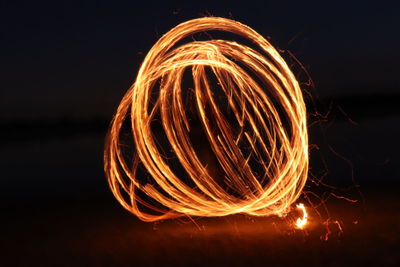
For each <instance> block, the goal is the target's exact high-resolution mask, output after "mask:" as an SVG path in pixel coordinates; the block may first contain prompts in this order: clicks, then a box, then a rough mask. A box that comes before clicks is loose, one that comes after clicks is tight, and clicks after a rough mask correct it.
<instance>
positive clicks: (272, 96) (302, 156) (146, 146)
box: [104, 17, 308, 221]
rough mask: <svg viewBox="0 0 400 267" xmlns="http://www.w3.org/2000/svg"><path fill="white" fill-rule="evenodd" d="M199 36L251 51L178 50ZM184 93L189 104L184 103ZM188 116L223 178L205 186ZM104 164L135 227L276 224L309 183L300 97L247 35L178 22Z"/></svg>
mask: <svg viewBox="0 0 400 267" xmlns="http://www.w3.org/2000/svg"><path fill="white" fill-rule="evenodd" d="M206 31H225V32H229V33H232V34H237V35H239V36H241V37H242V38H245V39H248V40H250V41H251V43H253V44H254V46H255V47H256V48H251V47H249V46H246V45H242V44H239V43H237V42H233V41H226V40H216V39H213V40H208V41H192V42H189V43H184V44H182V42H183V41H184V40H183V39H184V38H185V37H188V36H191V35H193V34H195V33H199V32H206ZM182 40H183V41H182ZM185 40H187V39H185ZM184 73H186V74H187V73H191V77H192V81H193V89H190V90H189V89H186V90H185V89H183V88H182V85H181V84H182V81H183V80H186V78H185V79H184ZM186 74H185V75H186ZM185 77H186V76H185ZM213 81H215V82H214V85H213ZM215 84H217V86H216V85H215ZM188 92H189V93H190V92H191V93H192V98H191V99H192V102H190V103H189V104H187V102H186V100H187V99H186V98H185V99H183V98H184V97H183V95H185V94H188ZM221 95H224V97H225V100H224V101H225V102H224V104H223V105H221V102H220V98H218V96H221ZM189 99H190V98H189ZM189 107H190V108H189ZM224 108H225V109H226V108H228V109H229V114H231V115H230V117H229V118H228V115H226V114H227V113H226V112H225V109H224ZM189 110H191V111H192V110H196V111H195V112H193V111H192V113H194V114H196V115H195V116H196V118H197V121H199V126H200V125H201V127H202V128H203V130H204V135H205V136H206V138H207V140H208V143H209V146H210V148H211V149H210V150H211V151H212V152H213V153H214V155H215V162H216V164H218V169H220V170H221V171H223V172H224V174H223V175H222V177H219V176H218V177H213V174H212V172H211V170H210V169H211V168H209V167H208V165H207V164H205V163H204V162H202V161H201V156H200V154H199V151H196V149H194V147H193V144H192V140H191V137H190V135H189V133H190V131H191V128H192V127H193V123H192V122H191V121H192V120H191V118H190V116H191V115H189V113H190V112H189ZM127 119H130V124H131V128H132V137H133V141H134V145H135V154H134V156H133V159H132V158H131V157H126V155H125V154H124V152H123V147H124V144H123V141H122V140H120V138H121V136H122V135H121V132H122V131H121V128H122V125H123V122H124V121H125V120H127ZM155 121H157V122H160V124H161V125H162V133H163V134H164V135H165V137H166V140H168V142H169V147H170V149H168V151H171V152H173V154H174V156H173V157H174V159H175V160H176V162H179V164H180V166H181V167H182V168H181V169H183V170H184V171H185V172H186V175H187V179H186V180H185V179H182V178H180V177H178V175H177V173H176V171H175V169H174V168H173V165H171V164H170V163H169V162H168V160H169V159H170V158H171V156H167V155H166V154H165V153H163V150H162V148H160V143H159V142H158V140H157V139H156V134H160V128H159V129H158V130H157V132H155V130H154V128H153V127H152V123H154V122H155ZM191 123H192V124H191ZM233 125H235V126H233ZM199 126H197V128H198V127H199ZM125 146H126V145H125ZM104 163H105V166H104V168H105V172H106V175H107V178H108V182H109V185H110V188H111V190H112V192H113V194H114V196H115V197H116V199H117V200H118V201H119V202H120V203H121V205H122V206H123V207H124V208H125V209H127V210H129V211H130V212H132V213H134V214H135V215H137V216H138V217H139V218H140V219H141V220H144V221H156V220H160V219H166V218H172V217H177V216H183V215H187V216H225V215H229V214H235V213H246V214H250V215H256V216H266V215H273V214H277V215H284V214H286V213H287V212H288V211H289V209H290V205H291V204H292V203H293V202H294V201H295V200H296V199H297V198H298V197H299V195H300V193H301V191H302V189H303V187H304V184H305V182H306V180H307V173H308V135H307V125H306V108H305V104H304V100H303V96H302V93H301V89H300V87H299V84H298V82H297V80H296V78H295V76H294V75H293V73H292V72H291V71H290V69H289V67H288V66H287V64H286V62H285V61H284V60H283V58H282V57H281V56H280V54H279V53H278V52H277V50H276V49H275V48H274V47H273V46H272V45H271V44H270V43H269V42H268V41H267V40H266V39H265V38H264V37H262V36H261V35H260V34H258V33H257V32H255V31H254V30H253V29H251V28H250V27H248V26H246V25H243V24H241V23H239V22H236V21H233V20H229V19H225V18H217V17H206V18H199V19H194V20H190V21H187V22H184V23H182V24H180V25H178V26H176V27H175V28H173V29H172V30H170V31H169V32H168V33H166V34H165V35H164V36H162V37H161V38H160V40H158V41H157V43H156V44H155V45H154V46H153V47H152V48H151V49H150V51H149V52H148V54H147V56H146V58H145V59H144V61H143V64H142V66H141V68H140V70H139V72H138V75H137V77H136V81H135V83H134V84H133V85H132V87H131V88H130V89H129V90H128V92H127V93H126V95H125V96H124V98H123V99H122V101H121V103H120V105H119V107H118V110H117V112H116V114H115V116H114V119H113V121H112V123H111V126H110V131H109V134H108V138H107V143H106V146H105V153H104ZM174 166H175V165H174ZM255 166H256V167H255ZM143 170H145V174H142V173H143ZM140 171H142V173H140ZM216 178H222V179H224V181H223V182H218V181H217V180H218V179H216ZM145 180H147V182H146V181H145ZM188 180H189V182H188ZM304 211H305V210H304ZM303 219H304V218H303Z"/></svg>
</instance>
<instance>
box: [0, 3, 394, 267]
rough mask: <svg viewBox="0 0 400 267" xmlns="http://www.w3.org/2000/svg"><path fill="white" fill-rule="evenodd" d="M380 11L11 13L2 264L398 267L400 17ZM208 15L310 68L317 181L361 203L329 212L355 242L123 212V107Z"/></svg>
mask: <svg viewBox="0 0 400 267" xmlns="http://www.w3.org/2000/svg"><path fill="white" fill-rule="evenodd" d="M367 2H368V1H365V2H364V1H343V2H339V1H335V2H326V1H319V2H315V3H312V2H304V1H260V3H252V2H250V1H240V2H238V3H235V2H233V1H232V2H225V3H223V2H219V1H218V2H217V1H201V2H196V3H194V2H191V1H186V2H183V3H171V2H169V1H160V2H151V1H142V2H137V1H126V2H116V1H76V2H70V1H52V2H42V1H1V2H0V36H1V37H0V40H1V42H0V48H1V49H0V73H1V75H0V77H1V90H0V137H1V139H0V152H1V153H0V168H1V174H0V197H1V198H2V201H1V213H0V214H1V224H2V225H3V226H2V227H1V229H2V232H3V233H1V236H0V247H1V251H2V253H3V254H4V255H3V256H2V257H1V261H3V262H4V263H5V265H24V266H26V265H32V266H33V265H41V266H43V265H67V266H70V265H131V266H133V265H135V264H138V265H163V264H167V263H168V264H171V263H173V264H177V265H187V264H194V265H206V264H207V265H209V264H218V265H225V264H229V265H266V264H280V265H286V264H299V265H303V263H306V264H307V265H309V264H311V265H328V266H330V265H332V266H336V265H341V266H343V265H354V264H360V263H369V264H380V265H390V264H393V265H396V264H399V261H400V258H399V256H398V255H397V252H398V251H399V247H398V243H399V237H400V234H399V229H400V217H399V215H397V214H398V210H399V199H398V196H397V193H398V189H397V188H398V185H399V182H398V178H400V171H399V168H398V164H399V162H400V161H399V159H400V157H399V154H398V150H399V148H400V146H399V141H398V136H399V134H400V127H399V124H400V114H399V111H400V109H399V107H398V105H399V100H400V75H399V74H398V71H399V67H398V64H399V60H400V50H399V47H400V30H399V26H400V17H399V15H398V11H399V8H400V5H399V4H398V3H389V2H385V1H379V2H376V3H374V2H372V1H371V3H367ZM206 15H214V16H223V17H228V18H233V19H236V20H238V21H240V22H242V23H245V24H247V25H249V26H250V27H252V28H253V29H255V30H256V31H258V32H259V33H261V34H262V35H264V36H269V37H270V41H271V42H272V44H273V45H275V46H276V47H277V48H279V49H282V50H285V51H290V52H291V53H293V54H294V55H295V56H296V58H297V59H298V60H299V61H300V62H301V63H302V64H303V65H304V66H305V69H306V71H307V72H308V73H309V75H310V77H311V78H312V80H313V82H314V87H313V88H311V89H310V91H311V93H312V97H309V96H308V97H307V105H308V108H309V112H310V117H309V121H310V128H309V130H310V144H313V145H318V147H319V150H317V149H312V150H311V155H310V156H311V171H312V172H313V174H314V175H316V176H317V177H319V178H321V177H322V176H323V177H324V179H325V180H324V181H327V182H329V184H333V185H335V186H336V187H337V188H339V189H338V190H336V191H335V193H338V192H339V193H341V194H342V195H343V196H346V197H348V198H351V199H356V200H358V202H357V203H355V204H354V203H351V202H348V201H344V200H341V201H340V200H338V199H336V200H335V199H332V198H330V200H329V201H330V202H328V204H327V205H328V206H329V205H330V206H329V209H330V213H329V214H326V212H325V213H324V216H325V217H324V218H325V219H327V218H330V219H331V220H340V221H341V222H342V225H343V226H344V227H343V228H344V230H343V233H339V232H338V229H337V227H336V226H334V225H333V226H331V228H330V229H331V230H332V232H333V233H332V234H331V236H330V238H329V240H327V241H325V240H324V238H320V237H321V236H324V233H325V232H326V229H325V228H324V227H323V226H322V225H323V223H322V220H321V221H318V220H319V219H314V223H313V225H314V227H310V229H309V231H306V232H301V231H300V232H299V231H288V230H277V229H278V228H279V227H278V228H276V227H275V226H272V225H276V224H281V225H282V224H284V223H283V222H282V221H280V220H277V221H276V220H275V219H268V218H262V219H254V218H248V217H246V216H245V217H240V216H239V217H232V218H216V219H197V220H198V222H196V223H193V222H190V220H189V221H185V220H183V221H181V220H178V221H168V222H162V223H159V224H152V223H142V222H140V221H138V220H137V219H136V218H135V217H134V216H133V215H130V214H128V213H127V212H125V211H124V210H123V209H122V208H121V207H120V206H119V205H118V204H117V203H116V201H115V200H114V199H113V196H112V195H111V193H110V192H109V189H108V186H107V183H106V180H105V177H104V174H103V169H102V168H103V166H102V152H103V146H104V138H105V134H106V131H107V127H108V123H109V122H110V120H111V118H112V116H113V113H114V111H115V109H116V108H117V106H118V103H119V101H120V100H121V98H122V96H123V95H124V93H125V92H126V90H127V89H128V88H129V86H130V85H131V84H132V83H133V81H134V79H135V76H136V73H137V71H138V68H139V66H140V63H141V61H142V60H143V59H144V57H145V55H146V53H147V51H148V50H149V49H150V47H151V46H152V44H154V43H155V41H156V40H158V38H160V37H161V36H162V34H163V33H165V32H166V31H168V30H169V29H170V28H172V27H174V26H175V25H177V24H178V23H180V22H183V21H185V20H188V19H192V18H197V17H202V16H206ZM283 55H284V57H285V59H287V60H289V61H290V57H288V53H287V52H285V53H284V54H283ZM296 69H297V70H299V68H296ZM295 73H296V75H298V77H299V79H300V80H303V81H304V82H305V81H306V80H307V78H305V75H304V71H303V72H301V71H299V72H295ZM313 103H314V104H313ZM316 112H319V113H320V114H328V116H327V117H326V118H325V117H321V116H315V114H316ZM311 123H313V124H311ZM325 174H326V176H324V175H325ZM346 188H347V189H348V188H350V189H348V190H347V189H346ZM342 189H343V190H342ZM317 191H318V194H320V195H322V196H327V194H326V192H328V193H329V192H331V189H329V188H325V187H321V188H319V189H317ZM324 192H325V193H324ZM328 196H329V194H328ZM329 203H331V204H329ZM314 218H316V217H314ZM281 228H282V227H281ZM281 228H279V229H281ZM282 229H285V227H283V228H282Z"/></svg>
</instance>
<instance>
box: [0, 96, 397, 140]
mask: <svg viewBox="0 0 400 267" xmlns="http://www.w3.org/2000/svg"><path fill="white" fill-rule="evenodd" d="M306 104H307V108H308V111H309V113H315V112H318V113H319V114H321V115H322V116H325V115H327V116H326V118H325V119H326V120H327V121H332V120H335V121H342V120H351V121H355V122H358V121H360V120H365V119H372V118H383V117H387V116H396V115H400V94H396V95H364V96H341V97H334V98H325V99H322V100H318V99H314V100H313V101H309V100H307V102H306ZM111 116H112V114H110V117H108V118H105V117H96V118H89V119H79V118H52V119H41V118H35V119H24V118H18V119H9V118H2V119H0V136H1V139H0V144H4V143H9V142H15V141H31V140H42V139H43V140H47V139H54V138H56V139H59V138H68V137H73V136H76V135H105V134H106V132H107V129H108V126H109V123H110V121H111Z"/></svg>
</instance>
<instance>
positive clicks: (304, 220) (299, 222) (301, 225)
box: [296, 203, 308, 229]
mask: <svg viewBox="0 0 400 267" xmlns="http://www.w3.org/2000/svg"><path fill="white" fill-rule="evenodd" d="M296 207H297V208H298V209H300V210H301V211H302V212H303V217H302V218H297V220H296V227H297V228H299V229H303V228H304V226H305V225H306V224H307V221H308V219H307V218H308V214H307V211H306V207H305V206H304V204H303V203H300V204H297V205H296Z"/></svg>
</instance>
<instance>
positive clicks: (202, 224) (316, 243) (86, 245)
mask: <svg viewBox="0 0 400 267" xmlns="http://www.w3.org/2000/svg"><path fill="white" fill-rule="evenodd" d="M368 196H369V197H367V201H368V202H370V203H371V204H369V205H368V208H367V210H366V211H361V212H360V213H357V214H355V213H354V212H353V211H354V206H352V205H351V204H348V203H343V204H342V205H340V204H338V205H336V206H334V207H331V211H332V215H333V216H337V217H338V218H340V219H341V221H342V223H343V233H342V234H340V233H339V231H338V228H337V227H336V225H333V224H332V225H331V226H330V229H331V232H332V233H331V234H330V235H329V239H328V240H327V241H325V240H324V237H325V234H326V229H325V228H324V227H323V225H322V224H320V222H319V221H318V220H317V219H315V218H314V221H313V222H312V223H311V225H309V226H308V227H309V228H308V230H307V231H298V230H293V229H291V228H290V227H288V222H287V221H286V222H285V221H282V220H279V219H277V218H270V219H265V218H261V219H253V218H249V217H246V216H235V217H226V218H214V219H198V220H196V224H195V223H193V222H190V221H188V220H185V221H177V220H175V221H167V222H163V223H158V224H153V223H143V222H140V221H138V220H137V219H136V218H135V217H133V216H130V215H129V214H128V213H126V212H125V211H123V210H122V209H121V208H119V207H118V206H117V205H113V204H111V205H110V204H104V206H103V205H102V204H103V203H100V202H98V203H89V202H88V201H84V202H83V203H64V206H62V207H61V208H60V209H59V210H58V211H54V207H53V206H51V205H48V204H47V205H46V204H44V206H45V207H46V208H42V207H39V206H37V207H32V205H31V204H29V203H28V204H27V207H25V208H24V207H23V206H20V207H19V210H18V211H17V212H16V213H15V211H13V212H11V211H6V212H5V213H6V214H7V213H12V214H9V215H11V216H10V217H8V216H7V218H3V219H2V221H3V223H4V222H5V227H3V230H4V234H2V236H1V239H2V240H1V251H2V252H3V256H2V260H1V261H2V262H3V263H6V265H9V264H12V265H14V264H15V265H21V266H22V265H61V266H73V265H79V266H82V265H92V266H106V265H112V266H115V265H116V266H119V265H129V266H134V265H163V266H166V265H167V264H174V265H176V264H178V265H195V266H197V265H227V266H231V265H247V266H248V265H266V264H268V265H270V264H272V265H275V264H278V265H286V264H287V265H291V264H298V265H304V264H306V265H308V266H314V265H324V266H343V265H352V266H355V264H357V265H358V264H367V265H371V264H372V265H378V264H380V265H382V264H383V265H390V264H393V265H396V264H399V262H400V256H399V254H398V249H399V245H398V244H399V243H398V242H399V236H400V228H399V223H400V216H399V215H398V212H396V211H398V210H399V208H400V203H399V201H398V200H396V197H395V194H394V191H393V194H392V195H390V194H389V193H386V194H384V195H383V194H376V193H375V194H368ZM3 214H4V213H3ZM355 218H357V224H355V223H354V219H355Z"/></svg>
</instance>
